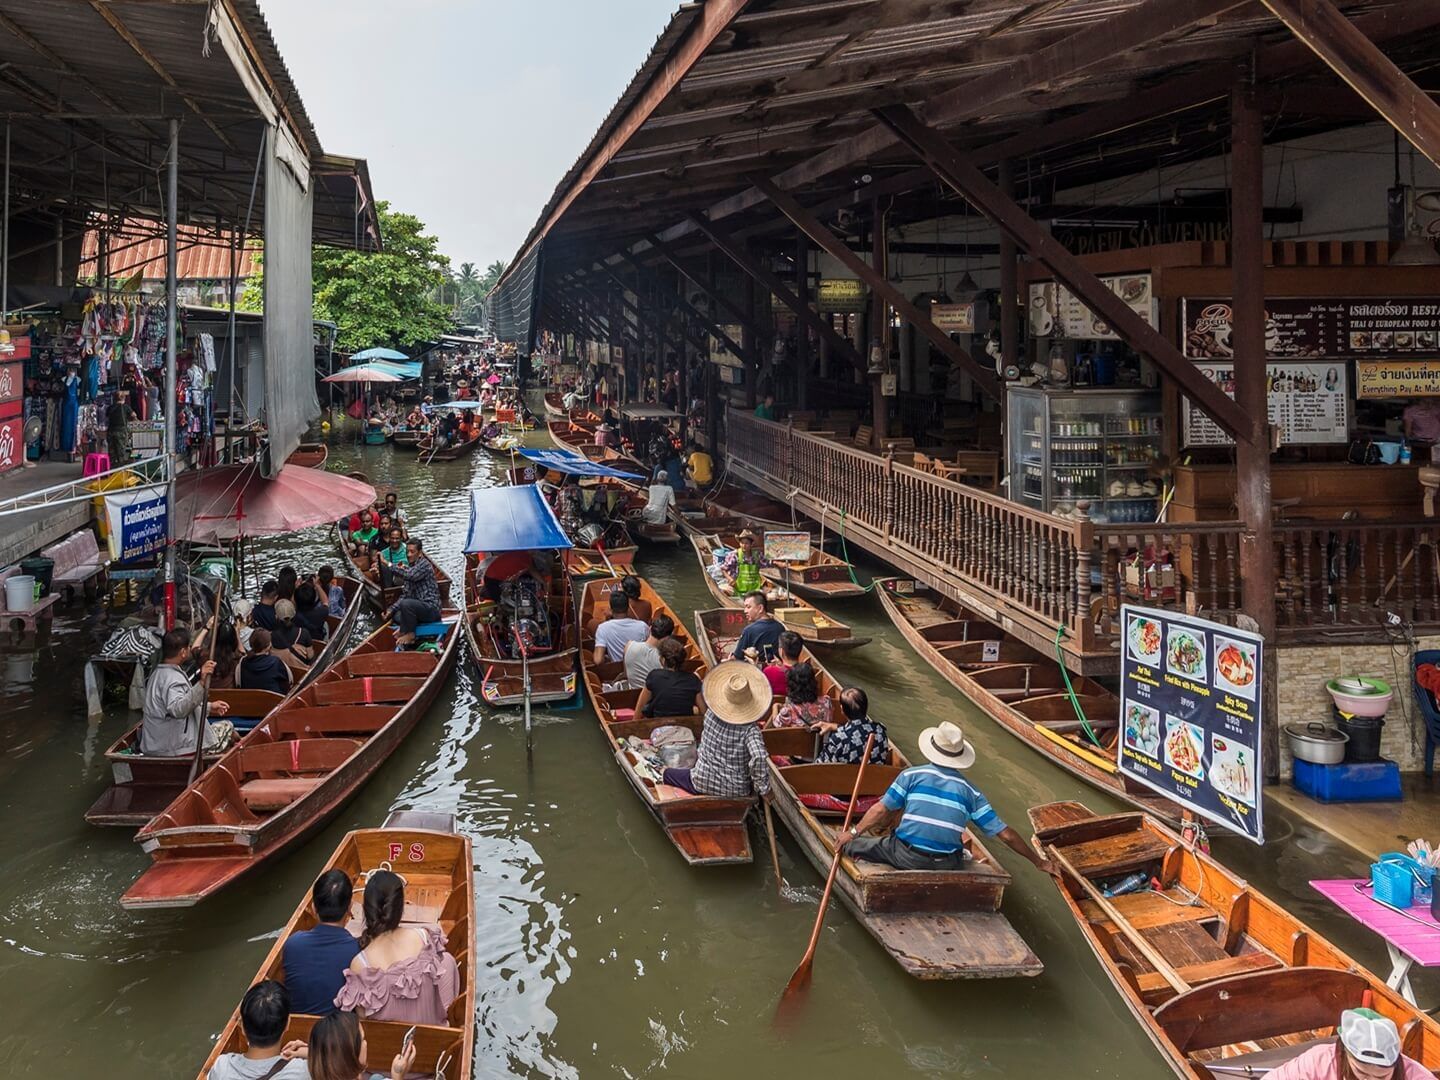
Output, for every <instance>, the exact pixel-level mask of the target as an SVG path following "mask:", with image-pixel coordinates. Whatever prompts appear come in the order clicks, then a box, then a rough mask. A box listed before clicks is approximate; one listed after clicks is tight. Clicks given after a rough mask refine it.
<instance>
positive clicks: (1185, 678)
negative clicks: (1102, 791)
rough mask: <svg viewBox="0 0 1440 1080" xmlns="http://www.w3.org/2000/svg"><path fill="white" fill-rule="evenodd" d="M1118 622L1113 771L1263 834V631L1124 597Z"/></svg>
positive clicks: (1253, 836) (1259, 839) (1257, 838)
mask: <svg viewBox="0 0 1440 1080" xmlns="http://www.w3.org/2000/svg"><path fill="white" fill-rule="evenodd" d="M1120 625H1121V626H1123V627H1124V628H1125V640H1124V643H1123V651H1122V653H1121V658H1120V695H1121V704H1120V722H1121V738H1120V755H1119V764H1120V772H1121V773H1122V774H1123V775H1124V776H1126V777H1129V778H1130V779H1132V780H1135V781H1137V782H1138V783H1141V784H1144V785H1145V786H1146V787H1148V788H1150V789H1151V790H1152V791H1156V792H1158V793H1159V794H1161V795H1164V796H1165V797H1166V798H1168V799H1172V800H1173V801H1175V802H1176V803H1179V804H1180V805H1181V806H1182V807H1185V808H1187V809H1189V810H1192V811H1194V812H1195V813H1196V814H1199V815H1200V816H1202V817H1206V818H1209V819H1210V820H1211V821H1214V822H1216V823H1218V824H1220V825H1224V826H1225V827H1227V828H1229V829H1232V830H1234V831H1235V832H1238V833H1239V834H1240V835H1242V836H1245V837H1247V838H1249V839H1250V840H1253V841H1254V842H1255V843H1257V844H1262V843H1264V841H1265V831H1264V826H1263V820H1262V813H1261V810H1262V804H1261V799H1260V788H1259V781H1260V739H1261V731H1260V709H1261V701H1262V697H1261V694H1260V687H1261V681H1262V678H1261V674H1262V672H1263V671H1264V664H1263V658H1264V647H1265V643H1264V641H1263V639H1262V638H1260V637H1259V636H1258V635H1256V634H1250V633H1246V632H1245V631H1243V630H1236V629H1234V628H1233V627H1229V626H1225V625H1223V624H1222V623H1217V622H1211V621H1209V620H1208V619H1196V618H1193V617H1190V616H1187V615H1181V614H1178V613H1177V612H1173V611H1162V610H1159V609H1155V608H1142V607H1134V606H1131V605H1129V604H1126V605H1124V606H1123V607H1122V608H1121V609H1120Z"/></svg>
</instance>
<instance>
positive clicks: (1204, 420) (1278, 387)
mask: <svg viewBox="0 0 1440 1080" xmlns="http://www.w3.org/2000/svg"><path fill="white" fill-rule="evenodd" d="M1195 366H1196V367H1197V368H1199V370H1200V373H1201V374H1202V375H1204V376H1205V377H1206V378H1207V379H1209V380H1210V381H1211V382H1213V383H1214V384H1215V385H1216V386H1218V387H1220V389H1221V390H1223V391H1225V393H1226V394H1227V395H1228V396H1229V397H1232V398H1233V397H1234V396H1235V365H1234V364H1233V363H1219V362H1217V361H1213V360H1212V361H1209V362H1204V363H1199V364H1197V365H1195ZM1345 369H1346V365H1345V364H1344V362H1343V361H1342V362H1336V361H1331V360H1320V361H1315V362H1312V363H1279V364H1276V363H1270V364H1266V365H1265V370H1266V378H1265V385H1266V395H1265V400H1266V403H1267V405H1268V412H1269V416H1270V423H1271V424H1273V425H1274V426H1275V427H1276V428H1278V429H1279V431H1280V441H1281V442H1282V443H1287V444H1301V445H1315V444H1320V443H1337V444H1343V443H1348V442H1349V441H1350V401H1349V392H1348V390H1349V377H1348V373H1347V372H1346V370H1345ZM1182 436H1183V437H1182V440H1181V441H1182V443H1183V444H1184V445H1185V446H1230V445H1231V444H1232V443H1233V442H1234V440H1233V439H1231V438H1230V436H1229V435H1227V434H1225V431H1224V429H1222V428H1221V427H1220V425H1219V424H1217V423H1215V421H1214V420H1211V419H1210V417H1209V416H1208V415H1207V414H1206V413H1205V412H1204V411H1203V410H1202V409H1201V408H1200V407H1199V406H1198V405H1196V404H1195V403H1194V402H1193V401H1191V400H1190V399H1189V398H1186V399H1185V416H1184V430H1183V433H1182Z"/></svg>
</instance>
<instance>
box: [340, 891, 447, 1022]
mask: <svg viewBox="0 0 1440 1080" xmlns="http://www.w3.org/2000/svg"><path fill="white" fill-rule="evenodd" d="M363 909H364V913H365V931H364V933H362V934H361V935H360V952H359V953H358V954H357V955H356V957H355V959H354V960H352V961H351V962H350V970H349V971H347V972H346V973H345V984H344V985H343V986H342V987H341V988H340V993H338V994H337V995H335V1006H336V1008H339V1009H353V1010H355V1011H356V1012H358V1013H359V1014H360V1015H361V1016H363V1017H365V1018H366V1019H369V1020H395V1021H399V1022H403V1023H407V1024H444V1023H445V1022H446V1012H447V1011H448V1010H449V1008H450V1003H451V1002H453V1001H454V1000H455V997H456V995H457V994H458V993H459V990H460V972H459V968H458V966H457V965H456V963H455V957H453V956H451V955H450V954H449V953H448V952H446V951H445V936H444V934H442V933H441V932H440V928H439V927H438V926H418V925H414V924H410V925H403V926H402V925H401V920H402V919H403V918H404V916H405V882H404V881H403V880H402V879H401V877H400V875H399V874H396V873H393V872H391V871H389V870H374V871H371V873H370V875H369V878H368V879H367V880H366V882H365V900H364V904H363ZM467 1022H468V1021H467Z"/></svg>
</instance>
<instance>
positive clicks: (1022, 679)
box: [875, 577, 1181, 828]
mask: <svg viewBox="0 0 1440 1080" xmlns="http://www.w3.org/2000/svg"><path fill="white" fill-rule="evenodd" d="M875 593H876V595H878V596H879V597H880V603H881V606H883V607H884V608H885V612H886V614H887V615H889V616H890V620H891V621H892V622H893V623H894V624H895V628H896V629H897V630H899V631H900V633H901V635H902V636H903V637H904V638H905V640H906V641H908V642H909V643H910V645H911V646H912V647H913V648H914V649H915V651H916V652H917V653H919V654H920V655H921V656H922V657H923V658H924V659H925V660H927V661H928V662H929V664H930V666H931V667H933V668H934V669H935V670H936V671H937V672H939V673H940V675H941V676H943V677H944V678H945V680H946V681H947V682H949V683H950V685H951V686H953V687H955V689H957V690H959V691H960V692H961V693H962V694H964V695H965V696H966V697H968V698H969V699H970V700H971V701H973V702H974V703H975V704H976V705H977V706H978V707H979V708H980V709H981V710H983V711H984V712H985V713H987V714H988V715H989V716H990V717H991V718H992V719H993V720H994V721H995V722H996V723H997V724H999V725H1000V726H1001V727H1002V728H1004V729H1005V730H1006V731H1008V732H1010V734H1012V735H1014V736H1016V737H1017V738H1020V739H1022V740H1024V742H1025V743H1026V744H1027V745H1028V746H1030V747H1031V748H1032V749H1034V750H1038V751H1039V752H1040V753H1041V754H1043V755H1045V757H1047V758H1049V759H1050V760H1051V761H1053V762H1055V764H1057V765H1059V766H1060V767H1061V768H1063V769H1066V770H1068V771H1069V772H1071V773H1074V774H1075V775H1076V776H1078V777H1080V779H1082V780H1085V781H1088V782H1089V783H1091V784H1093V785H1094V786H1095V787H1097V788H1099V789H1100V790H1101V791H1104V792H1106V793H1107V794H1109V795H1112V796H1114V797H1115V798H1117V799H1122V800H1124V801H1125V802H1127V803H1129V804H1131V805H1132V806H1135V807H1138V808H1139V809H1141V810H1145V811H1147V812H1149V813H1152V814H1155V815H1156V816H1157V817H1159V818H1160V819H1161V820H1162V821H1165V822H1166V823H1167V824H1170V825H1172V826H1174V827H1176V828H1178V827H1179V825H1180V816H1181V808H1180V807H1179V806H1177V805H1176V804H1175V803H1174V802H1172V801H1170V800H1169V799H1167V798H1165V797H1164V796H1163V795H1157V794H1155V793H1154V792H1152V791H1150V789H1149V788H1146V787H1144V786H1143V785H1141V784H1137V783H1135V782H1134V781H1133V780H1129V779H1127V778H1126V777H1124V776H1122V775H1121V774H1120V771H1119V768H1118V767H1117V765H1116V759H1117V756H1118V753H1119V741H1120V700H1119V698H1118V697H1116V695H1115V694H1113V693H1112V692H1111V691H1110V690H1108V689H1107V688H1106V687H1104V686H1103V685H1101V684H1100V683H1098V682H1096V681H1095V680H1094V679H1089V678H1085V677H1083V676H1080V675H1075V676H1070V677H1069V686H1070V687H1071V688H1072V689H1073V690H1074V693H1075V698H1076V700H1077V701H1078V703H1079V706H1080V709H1081V710H1082V711H1083V713H1084V715H1085V721H1084V723H1082V722H1081V720H1080V718H1079V716H1077V715H1076V711H1075V703H1074V702H1072V700H1071V697H1070V692H1069V690H1067V689H1066V673H1065V672H1064V671H1063V670H1062V668H1061V667H1060V664H1059V662H1058V661H1057V660H1056V659H1055V658H1054V657H1049V656H1045V655H1044V654H1043V653H1041V652H1039V651H1037V650H1035V649H1032V648H1031V647H1030V646H1029V645H1026V644H1024V643H1023V642H1020V641H1016V640H1015V639H1014V638H1013V637H1011V636H1010V635H1009V634H1007V633H1005V631H1004V630H1003V629H1001V628H1000V627H999V626H997V625H996V624H995V623H993V622H991V621H989V620H988V619H985V618H982V617H981V616H980V615H977V614H976V613H975V612H973V611H970V610H969V609H968V608H966V607H964V606H963V605H961V604H959V603H958V602H956V601H954V600H951V599H950V598H949V597H947V596H942V595H940V594H939V593H937V592H935V591H934V590H932V589H926V588H923V587H919V586H917V585H916V584H915V583H914V582H912V581H911V580H910V579H909V578H893V577H892V578H877V579H876V580H875ZM1092 734H1093V736H1094V737H1093V738H1092V737H1091V736H1092Z"/></svg>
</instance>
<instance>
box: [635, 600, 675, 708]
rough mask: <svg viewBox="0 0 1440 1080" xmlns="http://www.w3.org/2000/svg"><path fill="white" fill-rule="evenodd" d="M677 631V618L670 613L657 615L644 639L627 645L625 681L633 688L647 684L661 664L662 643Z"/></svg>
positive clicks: (651, 621) (636, 688)
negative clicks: (673, 617) (671, 616)
mask: <svg viewBox="0 0 1440 1080" xmlns="http://www.w3.org/2000/svg"><path fill="white" fill-rule="evenodd" d="M674 633H675V620H674V619H672V618H670V616H669V615H656V616H655V618H653V619H651V620H650V633H649V634H647V635H646V637H645V640H644V641H631V642H628V643H626V645H625V681H626V682H628V683H629V684H630V688H631V689H632V690H639V689H640V688H641V687H643V686H644V685H645V680H646V679H648V678H649V677H650V673H651V672H652V671H654V670H655V669H656V668H657V667H659V666H660V643H661V642H662V641H664V640H666V639H667V638H669V637H670V636H672V635H673V634H674Z"/></svg>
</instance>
